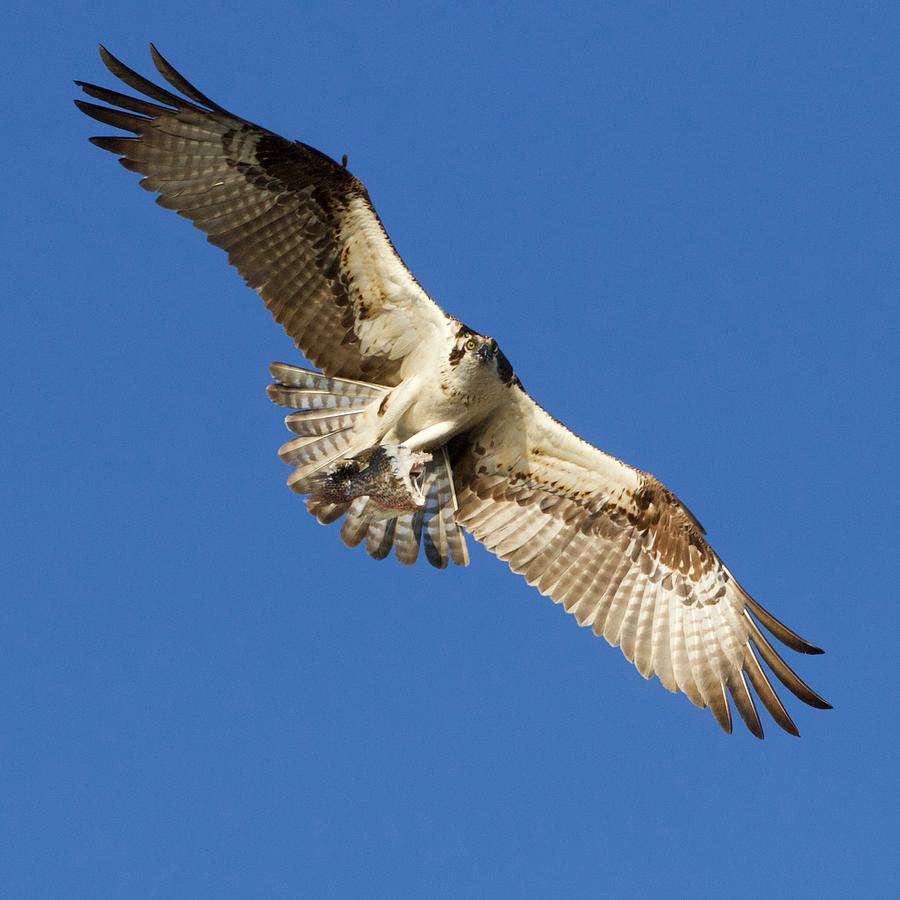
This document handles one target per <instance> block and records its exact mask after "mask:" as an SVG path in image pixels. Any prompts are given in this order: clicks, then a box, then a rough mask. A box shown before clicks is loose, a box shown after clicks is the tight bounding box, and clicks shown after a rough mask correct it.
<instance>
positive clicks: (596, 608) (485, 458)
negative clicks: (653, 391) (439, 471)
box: [451, 386, 830, 738]
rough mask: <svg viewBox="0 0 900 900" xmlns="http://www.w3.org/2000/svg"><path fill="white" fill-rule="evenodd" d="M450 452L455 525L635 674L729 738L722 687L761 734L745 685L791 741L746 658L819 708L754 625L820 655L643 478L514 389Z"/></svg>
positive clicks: (775, 702) (778, 707)
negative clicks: (676, 696)
mask: <svg viewBox="0 0 900 900" xmlns="http://www.w3.org/2000/svg"><path fill="white" fill-rule="evenodd" d="M451 453H452V459H453V466H454V474H455V478H456V490H457V497H458V502H459V512H458V514H457V521H458V522H459V523H460V524H461V525H463V526H464V527H465V528H466V529H467V530H468V531H470V532H471V533H472V535H473V536H474V537H475V538H476V539H477V540H478V541H480V542H481V543H482V544H484V545H485V547H487V549H488V550H490V551H491V552H492V553H495V554H496V555H497V556H498V557H500V559H503V560H506V561H507V562H508V563H509V566H510V568H511V569H512V570H513V571H514V572H517V573H519V574H521V575H524V577H525V579H526V581H527V582H528V583H529V584H531V585H533V586H535V587H536V588H537V589H538V590H539V591H540V592H541V593H542V594H544V595H548V596H549V597H550V598H551V599H552V600H553V601H554V602H556V603H561V604H562V605H563V606H564V608H565V609H566V611H567V612H569V613H572V614H573V615H574V616H575V618H576V620H577V621H578V624H579V625H582V626H590V627H591V628H592V629H593V631H594V633H595V634H597V635H601V634H602V635H603V636H604V637H605V638H606V640H607V641H608V642H609V643H610V644H612V645H613V646H619V647H621V649H622V652H623V653H624V654H625V657H626V658H627V659H628V660H629V662H632V663H634V665H635V666H636V667H637V669H638V671H639V672H640V673H641V674H642V675H643V676H644V677H645V678H651V677H652V676H654V675H656V676H657V677H658V678H659V679H660V681H661V682H662V683H663V685H664V686H665V687H666V688H668V689H669V690H670V691H682V692H684V693H685V694H686V695H687V696H688V698H689V699H690V700H691V702H692V703H694V704H696V705H697V706H701V707H707V706H708V707H709V708H710V709H711V710H712V712H713V714H714V716H715V717H716V720H717V721H718V722H719V724H720V725H721V726H722V728H723V729H725V731H727V732H730V731H731V711H730V707H729V703H728V695H729V694H730V695H731V697H732V698H733V700H734V703H735V705H736V706H737V709H738V712H739V713H740V715H741V717H742V718H743V720H744V722H745V723H746V725H747V727H748V728H749V729H750V731H752V732H753V734H754V735H756V736H757V737H760V738H761V737H762V736H763V730H762V725H761V724H760V721H759V716H758V715H757V712H756V708H755V705H754V702H753V698H752V695H751V693H750V690H749V687H748V684H747V680H748V679H749V681H750V683H751V684H752V686H753V687H754V688H755V690H756V693H757V694H758V695H759V697H760V699H761V700H762V702H763V704H764V705H765V706H766V708H767V709H768V710H769V712H770V713H771V714H772V716H773V717H774V719H775V721H776V722H777V723H778V724H779V725H780V726H781V727H782V728H784V729H785V730H786V731H788V732H790V733H791V734H795V735H796V734H798V731H797V728H796V726H795V725H794V723H793V721H792V720H791V717H790V716H789V715H788V713H787V711H786V710H785V708H784V705H783V704H782V702H781V700H780V699H779V697H778V695H777V694H776V693H775V690H774V689H773V687H772V685H771V683H770V682H769V680H768V678H767V676H766V674H765V672H764V671H763V668H762V666H761V665H760V662H759V659H758V657H757V652H758V653H759V655H760V656H762V658H763V660H765V662H766V663H767V664H768V666H769V667H770V668H771V669H772V671H773V672H774V673H775V675H776V676H777V677H778V678H779V680H780V681H781V682H782V683H783V684H784V685H785V686H786V687H787V688H788V689H789V690H790V691H791V692H792V693H794V694H795V695H796V696H797V697H799V698H800V699H801V700H803V701H804V702H805V703H808V704H809V705H811V706H815V707H818V708H820V709H827V708H830V707H829V704H828V703H827V702H826V701H825V700H823V699H822V698H821V697H819V696H818V695H817V694H816V693H815V692H813V691H812V690H811V689H810V688H809V687H808V686H807V685H806V684H804V683H803V681H801V680H800V678H799V677H798V676H797V675H796V674H795V673H794V672H793V671H792V670H791V669H790V667H789V666H788V665H787V663H785V662H784V660H783V659H782V658H781V657H780V656H779V655H778V653H777V652H776V651H775V649H774V648H773V647H772V645H771V644H770V643H769V641H768V639H767V638H766V637H765V635H764V634H763V632H762V630H761V629H760V627H759V624H757V621H756V620H758V621H759V623H761V624H762V625H764V626H765V627H766V628H767V629H768V630H769V631H770V632H771V633H772V634H773V635H774V636H775V637H776V638H778V639H779V640H781V641H782V642H784V643H785V644H786V645H787V646H789V647H791V648H792V649H794V650H798V651H800V652H801V653H821V652H822V651H821V650H819V649H818V648H817V647H814V646H813V645H812V644H809V643H808V642H807V641H805V640H803V638H801V637H799V636H798V635H796V634H795V633H794V632H793V631H791V630H790V629H788V628H787V627H786V626H784V625H783V624H782V623H781V622H779V621H778V620H777V619H776V618H775V617H774V616H772V615H771V614H770V613H769V612H767V611H766V610H765V609H764V608H763V607H762V606H760V605H759V604H758V603H757V602H756V601H754V600H753V599H752V598H751V597H750V596H749V595H748V594H747V593H746V592H745V591H744V590H743V588H741V586H740V585H739V584H738V583H737V581H736V580H735V579H734V577H733V576H732V574H731V572H730V571H729V570H728V569H727V568H726V566H725V565H724V563H723V562H722V561H721V560H720V559H719V557H718V556H717V555H716V553H715V552H714V551H713V549H712V548H711V547H710V546H709V544H708V543H707V542H706V539H705V537H704V531H703V528H702V527H701V526H700V523H699V522H698V521H697V520H696V519H695V518H694V516H693V515H692V514H691V513H690V511H689V510H688V509H687V508H686V507H685V506H684V505H683V504H682V503H681V502H680V501H679V500H678V498H677V497H675V495H674V494H672V493H671V492H670V491H669V490H667V489H666V488H665V487H664V486H663V485H662V484H661V483H660V482H659V481H657V480H656V479H655V478H654V477H653V476H652V475H648V474H646V473H644V472H640V471H638V470H637V469H633V468H631V467H630V466H627V465H626V464H625V463H623V462H620V461H619V460H617V459H615V458H614V457H612V456H609V455H608V454H606V453H603V452H602V451H601V450H598V449H597V448H596V447H593V446H591V445H590V444H588V443H587V442H585V441H583V440H581V439H580V438H578V437H576V436H575V435H574V434H572V432H570V431H569V430H568V429H567V428H565V426H563V425H562V424H560V423H559V422H557V421H556V420H555V419H553V418H552V417H551V416H550V415H548V414H547V413H546V412H545V411H544V410H543V409H542V408H541V407H540V406H538V405H537V404H536V403H535V402H534V400H532V399H531V397H530V396H528V394H526V393H525V392H524V391H523V390H522V389H521V388H519V387H517V386H512V387H511V388H510V401H509V403H508V404H507V405H506V406H505V407H504V408H503V409H501V410H500V411H499V412H498V413H497V414H496V415H495V416H494V417H492V418H491V419H490V420H488V422H486V423H485V424H484V425H482V426H480V427H479V428H477V429H475V430H474V431H472V432H470V433H468V434H466V435H464V436H462V437H461V438H459V439H457V440H456V442H455V443H454V444H453V445H452V448H451ZM754 617H755V618H754Z"/></svg>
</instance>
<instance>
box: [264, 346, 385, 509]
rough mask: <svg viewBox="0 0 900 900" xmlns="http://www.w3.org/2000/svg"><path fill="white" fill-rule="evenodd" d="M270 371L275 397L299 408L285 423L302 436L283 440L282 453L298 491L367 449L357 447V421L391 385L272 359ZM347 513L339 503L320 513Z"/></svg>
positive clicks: (280, 454)
mask: <svg viewBox="0 0 900 900" xmlns="http://www.w3.org/2000/svg"><path fill="white" fill-rule="evenodd" d="M269 372H270V373H271V375H272V377H273V378H274V379H275V382H276V383H275V384H270V385H269V387H268V394H269V398H270V399H271V400H272V401H273V402H274V403H277V404H279V405H280V406H286V407H288V408H290V409H295V410H297V412H294V413H291V414H290V415H288V416H286V417H285V420H284V422H285V425H287V427H288V428H289V429H290V430H291V431H293V432H294V434H296V435H298V437H296V438H295V439H294V440H292V441H288V442H287V443H286V444H283V445H282V446H281V448H280V449H279V451H278V455H279V456H280V457H281V458H282V459H283V460H284V461H285V462H286V463H288V464H289V465H292V466H294V467H295V468H294V471H293V472H292V473H291V476H290V478H288V485H289V486H290V487H291V489H292V490H294V491H296V492H297V493H301V494H302V493H306V492H307V491H308V490H309V485H308V479H309V477H310V476H311V475H314V474H315V473H316V472H318V471H319V470H320V469H323V468H324V467H325V466H328V465H330V464H331V463H333V462H336V461H337V460H339V459H342V458H343V457H345V456H350V455H352V454H353V453H356V452H358V451H359V450H360V449H362V448H359V447H354V446H353V425H354V424H355V423H356V421H357V419H358V417H359V416H360V415H362V414H363V413H364V412H365V411H366V409H367V408H368V407H369V406H370V405H371V404H372V403H375V402H378V400H379V398H381V397H382V396H383V395H384V393H385V391H386V388H383V387H380V386H379V385H377V384H366V383H365V382H362V381H351V380H350V379H346V378H328V377H327V376H325V375H322V374H320V373H319V372H310V371H308V370H307V369H300V368H298V367H297V366H289V365H287V364H286V363H272V365H271V366H270V367H269ZM320 505H321V506H323V507H328V506H331V507H335V505H334V504H320ZM342 505H343V504H338V505H337V506H342ZM310 511H311V512H312V511H313V510H310ZM343 512H344V510H343V509H342V510H341V511H340V512H337V513H336V514H335V508H331V509H325V508H323V509H321V510H316V511H315V513H314V514H315V515H316V518H318V519H319V521H320V522H321V521H331V522H333V521H334V520H335V519H336V518H339V517H340V516H341V515H343Z"/></svg>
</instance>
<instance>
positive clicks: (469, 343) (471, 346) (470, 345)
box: [466, 338, 478, 350]
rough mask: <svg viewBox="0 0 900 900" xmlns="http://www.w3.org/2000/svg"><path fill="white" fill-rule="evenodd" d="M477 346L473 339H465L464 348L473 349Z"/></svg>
mask: <svg viewBox="0 0 900 900" xmlns="http://www.w3.org/2000/svg"><path fill="white" fill-rule="evenodd" d="M477 346H478V344H476V343H475V341H473V340H472V338H469V339H468V340H467V341H466V350H474V349H475V348H476V347H477Z"/></svg>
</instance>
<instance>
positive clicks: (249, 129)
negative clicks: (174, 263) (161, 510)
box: [76, 45, 450, 386]
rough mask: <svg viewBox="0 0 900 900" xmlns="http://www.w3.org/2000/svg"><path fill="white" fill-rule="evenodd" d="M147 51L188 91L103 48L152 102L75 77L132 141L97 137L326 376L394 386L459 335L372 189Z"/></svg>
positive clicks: (96, 110) (96, 113)
mask: <svg viewBox="0 0 900 900" xmlns="http://www.w3.org/2000/svg"><path fill="white" fill-rule="evenodd" d="M150 49H151V53H152V56H153V61H154V63H155V64H156V68H157V69H158V70H159V72H160V73H161V74H162V75H163V77H164V78H165V79H166V80H167V81H168V82H169V83H170V84H171V85H172V86H173V87H174V88H175V89H176V90H178V91H180V92H181V94H183V95H184V96H177V95H176V94H174V93H172V92H170V91H168V90H166V89H164V88H161V87H159V86H158V85H155V84H153V83H152V82H150V81H147V80H146V79H145V78H143V77H142V76H140V75H138V74H137V73H136V72H134V71H132V70H131V69H129V68H128V67H127V66H125V65H123V64H122V63H121V62H119V60H117V59H116V58H115V57H114V56H112V55H111V54H110V53H109V52H108V51H106V50H105V49H104V48H102V47H101V48H100V54H101V57H102V59H103V62H104V63H105V64H106V66H107V68H108V69H109V70H110V71H111V72H112V73H113V75H115V76H116V77H118V78H119V79H120V80H121V81H123V82H124V83H125V84H126V85H128V86H129V87H131V88H133V89H134V90H136V91H138V92H140V93H141V94H143V95H144V97H145V98H149V99H144V98H140V99H138V98H135V97H129V96H126V95H124V94H120V93H117V92H116V91H111V90H108V89H106V88H103V87H98V86H97V85H92V84H86V83H84V82H76V83H77V84H79V85H80V86H81V87H82V88H83V90H84V91H85V92H86V93H87V94H88V95H89V96H91V97H94V98H96V99H99V100H102V101H104V102H106V103H108V104H110V106H99V105H97V104H94V103H87V102H84V101H76V103H77V105H78V107H79V108H80V109H81V110H82V111H83V112H85V113H86V114H87V115H89V116H91V117H92V118H94V119H97V120H99V121H100V122H104V123H106V124H108V125H112V126H114V127H115V128H120V129H123V130H125V131H129V132H131V133H132V134H133V135H134V137H97V138H92V141H93V143H95V144H96V145H97V146H99V147H102V148H103V149H104V150H109V151H111V152H112V153H116V154H118V155H119V156H121V159H120V162H121V163H122V165H124V166H125V168H127V169H131V170H133V171H135V172H140V173H141V174H143V175H144V176H145V177H144V178H143V179H142V181H141V186H142V187H144V188H146V189H147V190H149V191H155V192H157V193H158V194H159V197H158V198H157V201H156V202H157V203H159V204H160V205H161V206H164V207H166V208H168V209H174V210H175V211H176V212H178V213H179V215H182V216H185V217H186V218H188V219H190V220H191V221H192V222H193V223H194V224H195V225H196V226H197V227H198V228H199V229H201V231H204V232H206V234H207V236H208V240H209V241H210V242H211V243H213V244H215V245H216V246H218V247H221V248H222V249H223V250H225V251H227V253H228V260H229V262H230V263H231V264H232V265H233V266H235V267H236V268H237V270H238V271H239V272H240V273H241V275H243V277H244V279H245V280H246V282H247V284H248V285H250V286H251V287H253V288H255V289H256V290H257V291H258V292H259V294H260V295H261V296H262V298H263V300H264V301H265V303H266V306H267V307H268V308H269V310H270V311H271V312H272V314H273V315H274V316H275V318H276V320H277V321H278V322H280V323H281V324H282V325H283V326H284V328H285V330H286V331H287V333H288V334H289V335H290V336H291V337H292V338H293V339H294V341H296V343H297V346H298V347H299V348H300V350H301V351H302V352H303V353H304V355H305V356H306V357H307V358H308V359H310V360H311V361H312V362H313V363H314V364H316V365H317V366H319V367H321V368H322V369H324V371H325V372H326V373H327V374H328V375H332V376H341V377H344V378H354V379H365V380H367V381H375V382H379V383H381V384H385V385H389V386H390V385H394V384H397V383H398V382H399V380H400V378H401V374H400V371H401V366H402V364H403V361H404V359H405V358H406V357H407V356H408V355H409V354H410V352H411V351H412V350H414V349H416V350H423V351H424V350H427V348H428V347H429V346H430V345H431V342H432V341H435V342H438V341H441V340H442V339H443V340H444V341H447V340H448V339H449V338H448V336H449V333H450V326H449V324H448V318H447V316H446V315H445V313H444V312H443V311H442V310H441V309H440V307H438V306H437V304H435V303H434V301H433V300H431V298H430V297H429V296H428V295H427V294H426V293H425V291H424V290H422V288H421V287H420V286H419V284H418V283H417V282H416V280H415V278H414V277H413V276H412V274H411V273H410V272H409V270H408V269H407V268H406V266H405V265H404V263H403V260H401V259H400V256H399V255H398V254H397V252H396V251H395V250H394V248H393V246H392V245H391V242H390V239H389V238H388V236H387V234H386V233H385V231H384V228H383V226H382V224H381V221H380V220H379V218H378V215H377V213H376V212H375V210H374V209H373V208H372V205H371V203H370V202H369V196H368V193H367V192H366V189H365V187H364V186H363V184H362V182H360V181H359V180H358V179H357V178H354V177H353V175H351V174H350V172H349V171H347V169H346V168H344V167H343V166H341V165H339V164H338V163H336V162H335V161H334V160H332V159H330V158H329V157H328V156H326V155H325V154H324V153H320V152H319V151H318V150H315V149H313V148H312V147H309V146H307V145H306V144H301V143H299V142H294V141H288V140H286V139H285V138H282V137H279V136H278V135H277V134H273V133H272V132H271V131H267V130H266V129H265V128H261V127H259V126H258V125H254V124H252V123H251V122H247V121H245V120H244V119H241V118H238V117H237V116H234V115H232V114H231V113H229V112H227V111H226V110H224V109H223V108H222V107H221V106H219V105H218V104H216V103H214V102H213V101H212V100H210V99H209V98H208V97H205V96H204V95H203V94H201V93H200V92H199V91H198V90H197V89H196V88H195V87H194V86H193V85H191V84H190V83H189V82H188V81H186V80H185V79H184V78H183V77H182V76H181V75H179V74H178V72H176V71H175V70H174V69H173V68H172V66H171V65H169V63H168V62H166V60H164V59H163V58H162V56H160V54H159V53H158V52H157V51H156V49H155V48H154V47H153V46H152V45H151V48H150ZM151 101H152V102H151ZM111 107H112V108H111Z"/></svg>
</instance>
